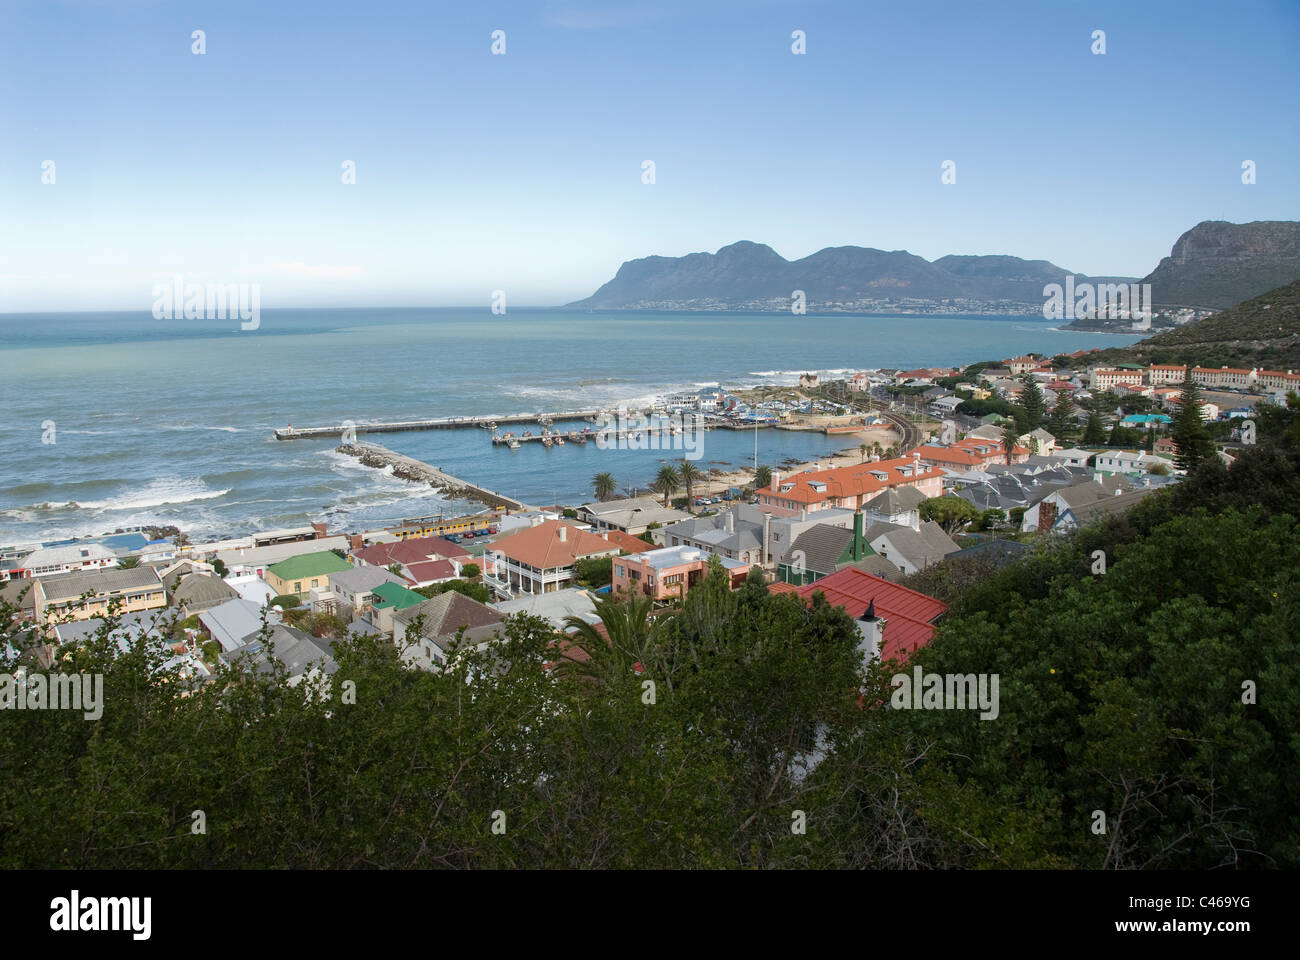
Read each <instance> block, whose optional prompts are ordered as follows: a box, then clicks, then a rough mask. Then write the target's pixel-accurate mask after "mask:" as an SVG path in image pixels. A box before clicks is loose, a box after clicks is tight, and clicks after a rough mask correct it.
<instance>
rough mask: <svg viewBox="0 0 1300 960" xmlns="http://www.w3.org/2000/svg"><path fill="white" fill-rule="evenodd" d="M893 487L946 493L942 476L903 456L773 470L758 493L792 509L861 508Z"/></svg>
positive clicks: (761, 498)
mask: <svg viewBox="0 0 1300 960" xmlns="http://www.w3.org/2000/svg"><path fill="white" fill-rule="evenodd" d="M891 487H916V488H917V489H918V490H919V491H920V492H921V493H922V494H924V495H925V496H926V497H927V498H929V497H937V496H940V495H941V494H942V493H943V476H942V474H941V473H940V472H939V470H938V469H936V468H935V467H934V466H929V465H926V464H925V463H924V462H920V461H918V460H917V459H916V458H915V457H900V458H899V459H896V460H879V461H876V462H872V463H862V464H857V465H855V466H850V467H835V468H833V469H830V470H810V471H808V472H806V473H796V474H792V475H790V476H788V477H782V476H780V475H779V474H777V473H773V474H772V485H771V486H770V487H764V488H762V489H760V490H757V491H756V496H757V498H758V502H759V503H760V504H763V505H765V506H770V507H776V508H778V509H782V510H788V511H791V512H792V513H802V512H805V511H807V512H812V511H815V510H827V509H830V508H832V507H841V508H843V509H846V510H859V509H861V508H862V506H863V504H865V503H866V502H867V501H868V500H871V499H872V498H874V497H875V496H876V495H877V494H879V493H881V492H882V491H884V490H887V489H889V488H891Z"/></svg>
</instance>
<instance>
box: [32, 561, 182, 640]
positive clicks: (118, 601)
mask: <svg viewBox="0 0 1300 960" xmlns="http://www.w3.org/2000/svg"><path fill="white" fill-rule="evenodd" d="M32 592H33V594H34V600H33V604H34V607H35V610H36V616H37V619H38V621H39V622H40V623H42V624H43V625H45V626H46V627H50V626H52V625H53V624H54V622H55V621H57V620H62V619H65V618H70V619H73V620H90V619H92V618H96V617H98V618H103V617H105V616H108V615H109V612H110V610H116V611H117V612H118V613H123V614H126V613H139V612H141V611H145V610H160V609H162V608H163V607H165V606H167V591H166V589H165V588H164V587H163V582H162V578H161V577H159V576H158V571H157V570H155V569H154V568H153V567H135V568H133V569H130V570H96V571H93V572H85V573H65V574H60V575H57V576H44V577H41V578H39V579H38V580H36V581H35V583H34V584H33V586H32ZM87 595H88V596H87Z"/></svg>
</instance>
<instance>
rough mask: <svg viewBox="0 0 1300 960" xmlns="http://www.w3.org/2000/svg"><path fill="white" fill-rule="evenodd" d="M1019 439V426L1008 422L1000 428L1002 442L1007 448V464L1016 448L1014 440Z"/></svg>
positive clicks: (1009, 462)
mask: <svg viewBox="0 0 1300 960" xmlns="http://www.w3.org/2000/svg"><path fill="white" fill-rule="evenodd" d="M1019 439H1020V428H1019V427H1018V426H1016V425H1015V424H1014V423H1009V424H1007V425H1006V426H1005V427H1003V428H1002V443H1003V445H1004V446H1005V447H1006V448H1007V464H1008V465H1010V464H1011V462H1012V459H1011V458H1012V456H1013V454H1014V452H1015V449H1016V441H1017V440H1019Z"/></svg>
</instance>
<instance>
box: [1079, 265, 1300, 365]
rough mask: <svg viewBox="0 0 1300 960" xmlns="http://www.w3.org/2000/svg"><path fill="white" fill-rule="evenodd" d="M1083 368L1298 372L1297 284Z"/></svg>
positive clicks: (1097, 356) (1093, 358)
mask: <svg viewBox="0 0 1300 960" xmlns="http://www.w3.org/2000/svg"><path fill="white" fill-rule="evenodd" d="M1079 362H1080V363H1081V364H1082V363H1086V364H1115V363H1141V364H1147V363H1186V364H1200V365H1202V366H1206V367H1221V366H1230V367H1263V368H1265V369H1274V370H1300V280H1296V281H1294V282H1292V283H1289V284H1287V285H1286V286H1283V287H1278V288H1277V289H1276V290H1270V291H1268V292H1267V293H1265V294H1261V295H1260V296H1258V297H1252V298H1251V299H1250V300H1247V301H1245V302H1244V303H1239V304H1237V305H1236V306H1235V307H1231V308H1229V309H1227V310H1223V311H1220V312H1219V313H1216V314H1213V315H1212V316H1209V317H1206V318H1205V319H1203V320H1196V321H1193V322H1192V323H1187V324H1183V325H1182V326H1180V327H1176V328H1174V329H1173V330H1168V331H1166V332H1164V333H1161V334H1158V335H1156V336H1154V337H1148V338H1147V339H1145V340H1141V341H1139V342H1137V343H1135V344H1133V345H1132V346H1128V347H1118V348H1114V349H1110V350H1105V351H1102V352H1101V353H1094V354H1088V355H1086V356H1085V357H1083V358H1081V360H1080V361H1079Z"/></svg>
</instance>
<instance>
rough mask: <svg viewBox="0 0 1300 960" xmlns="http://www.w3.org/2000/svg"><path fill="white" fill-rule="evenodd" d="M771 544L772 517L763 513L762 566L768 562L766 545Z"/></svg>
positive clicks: (768, 554)
mask: <svg viewBox="0 0 1300 960" xmlns="http://www.w3.org/2000/svg"><path fill="white" fill-rule="evenodd" d="M771 542H772V515H771V514H770V513H767V512H766V511H764V513H763V565H764V566H766V565H767V564H768V563H769V562H770V561H769V556H770V553H769V551H768V544H769V543H771Z"/></svg>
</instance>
